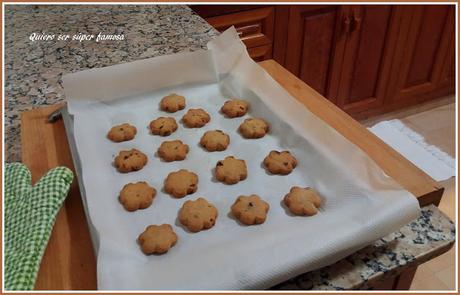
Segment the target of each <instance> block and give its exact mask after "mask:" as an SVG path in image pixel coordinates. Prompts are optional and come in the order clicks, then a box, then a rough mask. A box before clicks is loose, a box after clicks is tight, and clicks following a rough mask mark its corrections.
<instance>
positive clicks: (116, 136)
mask: <svg viewBox="0 0 460 295" xmlns="http://www.w3.org/2000/svg"><path fill="white" fill-rule="evenodd" d="M136 133H137V129H136V127H134V126H133V125H130V124H128V123H124V124H120V125H117V126H113V127H112V128H111V129H110V131H109V133H108V134H107V137H108V138H109V139H110V140H111V141H114V142H122V141H127V140H131V139H133V138H134V136H136Z"/></svg>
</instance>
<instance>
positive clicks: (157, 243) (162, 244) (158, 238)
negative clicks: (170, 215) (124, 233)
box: [137, 224, 177, 255]
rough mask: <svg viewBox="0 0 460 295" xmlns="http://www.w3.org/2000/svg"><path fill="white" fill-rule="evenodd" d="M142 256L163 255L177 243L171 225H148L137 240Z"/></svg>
mask: <svg viewBox="0 0 460 295" xmlns="http://www.w3.org/2000/svg"><path fill="white" fill-rule="evenodd" d="M137 241H138V243H139V244H140V246H141V249H142V252H144V254H146V255H149V254H163V253H166V252H168V250H169V249H171V247H173V246H174V245H175V244H176V243H177V235H176V233H175V232H174V231H173V229H172V227H171V225H169V224H162V225H149V226H147V228H146V229H145V231H144V232H143V233H141V234H140V235H139V237H138V238H137Z"/></svg>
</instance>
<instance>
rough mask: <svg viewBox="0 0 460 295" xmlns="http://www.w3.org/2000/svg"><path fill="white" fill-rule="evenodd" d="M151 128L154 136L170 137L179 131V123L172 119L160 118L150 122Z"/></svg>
mask: <svg viewBox="0 0 460 295" xmlns="http://www.w3.org/2000/svg"><path fill="white" fill-rule="evenodd" d="M149 127H150V131H151V132H152V134H154V135H160V136H168V135H170V134H171V133H173V132H174V131H176V130H177V123H176V120H175V119H174V118H172V117H159V118H157V119H155V120H153V121H152V122H150V125H149Z"/></svg>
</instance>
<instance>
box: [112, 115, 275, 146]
mask: <svg viewBox="0 0 460 295" xmlns="http://www.w3.org/2000/svg"><path fill="white" fill-rule="evenodd" d="M195 112H196V114H195ZM191 113H192V114H191ZM190 114H191V115H190ZM189 115H190V116H189ZM187 116H188V117H187ZM186 118H188V119H186ZM209 120H210V117H209V115H208V113H206V112H205V111H204V110H203V109H190V110H188V112H187V113H186V114H185V115H184V117H183V118H182V122H184V124H185V125H186V126H187V127H189V128H198V127H203V126H204V125H205V124H206V123H207V122H209ZM149 128H150V131H151V133H152V134H153V135H160V136H169V135H171V134H172V133H174V132H175V131H176V130H177V128H178V125H177V123H176V120H175V119H174V118H173V117H159V118H157V119H155V120H153V121H151V122H150V124H149ZM268 129H269V126H268V124H267V122H265V121H264V120H263V119H259V118H248V119H245V120H244V121H243V123H241V125H240V126H239V127H238V131H239V132H240V133H241V135H242V136H243V137H245V138H248V139H251V138H261V137H264V136H265V134H267V132H268ZM208 132H212V131H208ZM214 132H221V133H222V134H225V133H223V131H222V130H214ZM136 134H137V128H136V126H133V125H131V124H129V123H123V124H119V125H116V126H113V127H112V128H110V130H109V132H108V133H107V137H108V138H109V139H110V140H111V141H113V142H123V141H129V140H132V139H134V137H135V136H136ZM225 135H226V136H227V137H228V135H227V134H225ZM208 136H209V137H211V138H212V137H214V136H216V134H212V133H211V134H209V135H208Z"/></svg>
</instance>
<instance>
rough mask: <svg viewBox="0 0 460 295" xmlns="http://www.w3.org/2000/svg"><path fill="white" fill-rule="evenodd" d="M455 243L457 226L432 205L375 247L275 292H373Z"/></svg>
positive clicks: (296, 279)
mask: <svg viewBox="0 0 460 295" xmlns="http://www.w3.org/2000/svg"><path fill="white" fill-rule="evenodd" d="M454 241H455V225H454V223H452V221H450V220H449V218H448V217H446V216H445V215H444V214H443V213H441V211H439V209H438V208H436V207H435V206H434V205H430V206H427V207H424V208H422V214H421V216H420V217H419V218H418V219H417V220H414V221H413V222H411V223H409V224H408V225H406V226H404V227H403V228H401V229H400V230H399V231H397V232H395V233H392V234H390V235H388V236H386V237H384V238H382V239H380V240H378V241H376V242H375V243H374V244H373V245H370V246H368V247H366V248H364V249H362V250H360V251H358V252H356V253H355V254H353V255H350V256H348V257H347V258H345V259H342V260H340V261H338V262H337V263H335V264H332V265H330V266H327V267H324V268H322V269H320V270H317V271H312V272H309V273H306V274H303V275H300V276H298V277H296V278H294V279H291V280H289V281H287V282H285V283H282V284H280V285H277V286H275V287H273V288H272V289H274V290H346V289H372V288H373V287H374V286H375V285H378V283H379V282H380V281H382V280H385V279H386V278H390V277H393V276H395V275H398V274H400V273H401V272H403V271H404V270H406V269H408V268H412V267H414V266H417V265H419V264H421V263H424V262H425V261H428V260H430V259H431V258H433V257H436V256H438V255H440V254H442V253H444V252H446V251H447V250H449V249H450V247H451V246H452V245H453V243H454Z"/></svg>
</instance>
